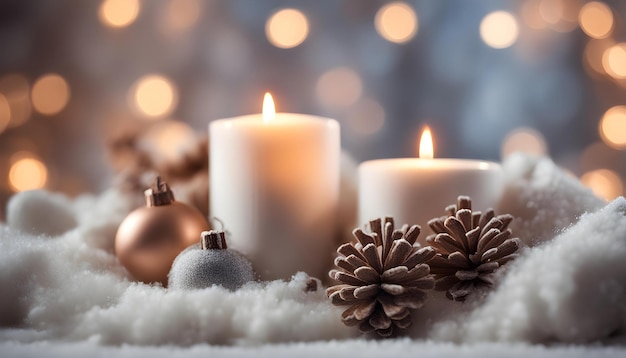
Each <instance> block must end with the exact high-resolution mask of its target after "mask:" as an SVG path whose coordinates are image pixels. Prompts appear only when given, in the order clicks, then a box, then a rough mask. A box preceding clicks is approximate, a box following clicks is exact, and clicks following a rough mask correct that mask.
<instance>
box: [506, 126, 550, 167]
mask: <svg viewBox="0 0 626 358" xmlns="http://www.w3.org/2000/svg"><path fill="white" fill-rule="evenodd" d="M547 151H548V146H547V144H546V140H545V138H544V137H543V135H542V134H541V133H539V132H538V131H536V130H534V129H532V128H526V127H522V128H517V129H515V130H513V131H511V132H510V133H509V134H507V136H506V137H505V138H504V140H503V141H502V149H501V157H502V159H505V158H507V157H508V156H509V155H511V154H513V153H515V152H523V153H527V154H531V155H535V156H543V155H546V154H547Z"/></svg>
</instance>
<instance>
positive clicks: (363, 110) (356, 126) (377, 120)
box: [346, 98, 385, 136]
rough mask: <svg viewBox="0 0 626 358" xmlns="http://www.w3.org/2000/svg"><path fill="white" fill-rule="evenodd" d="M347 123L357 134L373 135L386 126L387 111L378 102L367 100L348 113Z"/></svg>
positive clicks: (360, 102)
mask: <svg viewBox="0 0 626 358" xmlns="http://www.w3.org/2000/svg"><path fill="white" fill-rule="evenodd" d="M346 123H347V124H348V126H349V128H350V129H351V130H352V131H353V132H354V133H356V134H359V135H363V136H367V135H372V134H374V133H377V132H378V131H380V130H381V128H382V127H383V125H384V124H385V110H384V108H383V106H381V104H380V103H378V101H376V100H374V99H371V98H365V99H363V100H361V101H359V102H358V103H357V104H356V105H355V106H354V108H353V109H352V110H351V111H350V112H349V113H348V115H347V116H346Z"/></svg>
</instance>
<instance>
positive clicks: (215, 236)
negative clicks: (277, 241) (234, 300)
mask: <svg viewBox="0 0 626 358" xmlns="http://www.w3.org/2000/svg"><path fill="white" fill-rule="evenodd" d="M254 279H255V275H254V271H253V269H252V264H251V263H250V261H249V260H248V259H247V258H246V257H245V256H243V255H242V254H241V253H239V252H237V251H235V250H231V249H228V248H227V247H226V240H225V239H224V233H223V232H218V231H213V230H212V231H204V232H202V242H201V244H198V245H193V246H190V247H188V248H187V249H185V250H184V251H183V252H181V253H180V254H179V255H178V256H177V257H176V259H175V260H174V263H173V264H172V268H171V270H170V273H169V275H168V287H169V288H170V289H174V290H190V289H202V288H206V287H210V286H213V285H220V286H223V287H225V288H227V289H229V290H236V289H238V288H239V287H241V286H243V285H244V284H245V283H246V282H250V281H253V280H254Z"/></svg>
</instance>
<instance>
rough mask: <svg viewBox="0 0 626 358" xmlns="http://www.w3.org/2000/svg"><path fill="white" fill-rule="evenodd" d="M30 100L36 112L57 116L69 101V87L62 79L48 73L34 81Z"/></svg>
mask: <svg viewBox="0 0 626 358" xmlns="http://www.w3.org/2000/svg"><path fill="white" fill-rule="evenodd" d="M31 100H32V101H33V107H34V108H35V110H36V111H37V112H39V113H41V114H46V115H53V114H57V113H59V112H61V111H62V110H63V108H65V106H66V105H67V103H68V102H69V100H70V87H69V85H68V84H67V82H66V81H65V80H64V79H63V77H61V76H59V75H57V74H55V73H49V74H46V75H43V76H41V77H39V79H38V80H37V81H35V84H34V85H33V89H32V92H31Z"/></svg>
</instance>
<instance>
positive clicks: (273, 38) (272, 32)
mask: <svg viewBox="0 0 626 358" xmlns="http://www.w3.org/2000/svg"><path fill="white" fill-rule="evenodd" d="M265 34H266V35H267V39H268V40H269V41H270V43H271V44H272V45H274V46H276V47H279V48H292V47H296V46H298V45H300V44H301V43H302V42H304V40H305V39H306V37H307V36H308V34H309V22H308V20H307V18H306V16H304V14H303V13H302V12H301V11H299V10H296V9H282V10H279V11H277V12H275V13H274V14H273V15H272V16H270V18H269V19H268V20H267V22H266V23H265Z"/></svg>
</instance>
